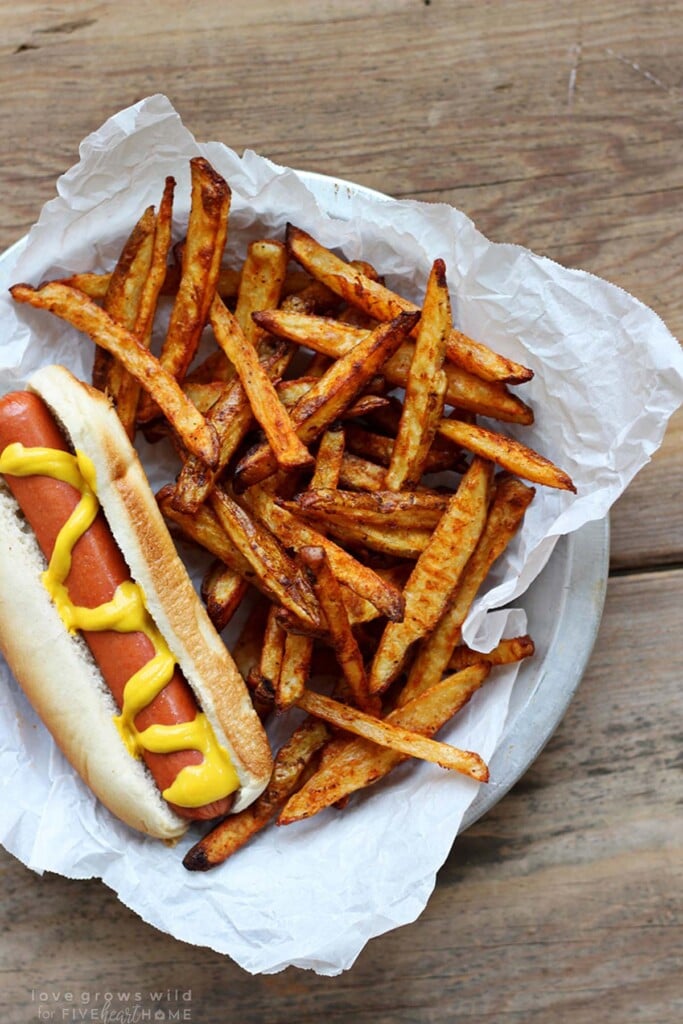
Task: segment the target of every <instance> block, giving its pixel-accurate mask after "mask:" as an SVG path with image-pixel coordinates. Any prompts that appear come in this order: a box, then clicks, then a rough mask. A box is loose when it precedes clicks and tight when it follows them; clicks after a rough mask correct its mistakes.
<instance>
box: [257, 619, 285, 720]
mask: <svg viewBox="0 0 683 1024" xmlns="http://www.w3.org/2000/svg"><path fill="white" fill-rule="evenodd" d="M286 637H287V634H286V633H285V631H284V629H283V628H282V626H281V625H280V623H279V622H278V620H277V605H274V604H271V606H270V608H269V609H268V616H267V618H266V628H265V629H264V631H263V643H262V646H261V654H260V657H259V663H258V669H254V670H253V671H252V672H251V673H250V675H249V679H248V682H249V686H250V687H251V688H252V689H253V690H254V693H255V695H256V698H257V699H258V700H262V701H264V702H266V701H270V702H271V703H272V702H273V701H274V700H275V694H276V691H277V686H278V681H279V679H280V669H281V667H282V659H283V657H284V653H285V640H286Z"/></svg>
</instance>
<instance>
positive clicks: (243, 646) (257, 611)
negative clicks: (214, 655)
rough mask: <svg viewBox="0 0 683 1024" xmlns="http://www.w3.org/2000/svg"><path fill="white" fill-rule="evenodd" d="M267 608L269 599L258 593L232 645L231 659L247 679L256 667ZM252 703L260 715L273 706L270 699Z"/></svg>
mask: <svg viewBox="0 0 683 1024" xmlns="http://www.w3.org/2000/svg"><path fill="white" fill-rule="evenodd" d="M269 609H270V601H269V600H268V599H267V598H266V597H264V595H263V594H258V595H257V597H256V600H255V601H254V602H253V604H252V606H251V608H250V609H249V613H248V615H247V617H246V618H245V620H244V622H243V624H242V628H241V629H240V631H239V633H238V635H237V637H236V639H235V642H234V644H233V646H232V657H233V660H234V662H235V664H236V665H237V668H238V670H239V673H240V675H241V676H242V678H243V679H245V680H248V679H249V676H250V675H251V671H252V669H254V668H257V667H258V664H259V659H260V657H261V648H262V646H263V633H264V631H265V628H266V621H267V619H268V612H269ZM252 700H254V694H253V692H252ZM254 704H255V706H256V708H257V710H258V712H259V714H260V715H261V717H265V715H266V714H270V711H271V709H272V706H273V705H272V701H268V702H267V703H265V704H263V703H260V702H257V701H254Z"/></svg>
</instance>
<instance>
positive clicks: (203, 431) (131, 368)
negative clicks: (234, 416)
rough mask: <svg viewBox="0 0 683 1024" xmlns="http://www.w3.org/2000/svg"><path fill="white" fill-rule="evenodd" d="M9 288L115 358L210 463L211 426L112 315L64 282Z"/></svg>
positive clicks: (213, 456)
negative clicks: (65, 321) (81, 332)
mask: <svg viewBox="0 0 683 1024" xmlns="http://www.w3.org/2000/svg"><path fill="white" fill-rule="evenodd" d="M10 290H11V292H12V296H13V297H14V298H15V299H16V301H17V302H27V303H29V305H31V306H36V307H37V308H39V309H47V310H49V311H50V312H51V313H54V314H55V315H56V316H59V317H61V318H62V319H63V320H67V321H68V322H69V323H70V324H71V325H72V326H73V327H75V328H76V329H77V330H79V331H83V333H84V334H87V335H89V337H90V338H91V339H92V340H93V341H94V342H95V344H96V345H99V346H101V347H102V348H106V349H107V350H108V351H109V352H111V353H112V354H113V355H115V356H116V357H117V358H118V359H120V360H121V362H122V364H123V365H124V366H125V368H126V369H127V370H128V372H129V373H132V375H133V376H134V377H135V378H136V379H137V380H138V381H139V382H140V384H141V385H142V387H143V388H145V389H146V390H147V391H149V393H150V394H151V395H153V397H154V400H155V401H156V402H157V404H158V405H159V407H160V408H161V409H162V410H163V412H164V414H165V416H166V417H167V418H168V420H169V422H170V424H171V426H172V427H173V429H174V430H175V431H176V433H177V434H178V436H179V437H180V439H181V441H182V443H183V444H184V445H185V447H186V448H187V449H188V451H190V452H192V453H193V454H194V455H197V456H198V458H199V459H201V460H202V461H203V462H205V463H206V464H207V465H208V466H213V465H215V464H216V462H217V459H218V438H217V437H216V432H215V430H214V429H213V428H212V427H211V425H210V424H209V423H207V422H206V420H205V419H204V417H203V416H202V415H201V413H200V412H199V411H198V410H197V409H196V408H195V406H194V405H193V404H192V402H190V400H189V399H188V398H187V396H186V395H185V394H184V393H183V391H182V389H181V387H180V385H179V384H178V382H177V381H176V380H175V379H174V378H173V377H172V376H171V375H170V374H169V373H168V372H167V371H166V370H165V369H164V368H163V366H161V364H160V362H159V360H158V359H157V358H156V357H155V356H154V355H152V353H151V352H149V351H148V349H146V348H145V347H144V345H141V344H140V342H139V341H138V339H137V338H136V336H135V335H134V334H131V333H130V331H127V330H126V329H125V328H124V327H121V325H120V324H117V323H116V322H115V321H114V320H112V319H111V317H110V316H108V314H107V313H105V311H104V310H103V309H100V307H99V306H97V305H95V303H94V302H93V301H92V299H89V298H88V297H87V296H86V295H84V294H83V292H79V291H78V290H77V289H74V288H69V287H68V285H63V284H59V283H57V282H51V283H49V284H46V285H43V286H42V288H37V289H36V288H32V287H31V286H30V285H27V284H17V285H14V287H13V288H11V289H10Z"/></svg>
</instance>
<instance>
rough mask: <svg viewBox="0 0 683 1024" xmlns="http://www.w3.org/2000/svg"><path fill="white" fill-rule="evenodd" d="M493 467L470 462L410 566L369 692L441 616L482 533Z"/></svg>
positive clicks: (385, 681) (382, 686) (392, 675)
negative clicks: (401, 608)
mask: <svg viewBox="0 0 683 1024" xmlns="http://www.w3.org/2000/svg"><path fill="white" fill-rule="evenodd" d="M492 469H493V467H492V465H491V463H490V462H485V461H484V460H483V459H475V460H474V462H473V463H472V465H471V466H470V468H469V469H468V471H467V473H466V474H465V476H464V477H463V479H462V481H461V482H460V485H459V487H458V490H457V491H456V493H455V494H454V495H453V497H452V498H451V499H450V502H449V505H448V508H447V510H446V512H444V514H443V516H442V517H441V520H440V522H439V525H438V526H437V527H436V529H435V530H434V533H433V534H432V536H431V539H430V542H429V544H428V545H427V547H426V548H425V550H424V551H423V552H422V554H421V555H420V557H419V558H418V560H417V562H416V563H415V567H414V569H413V571H412V573H411V575H410V578H409V580H408V582H407V584H406V586H405V590H404V592H403V596H404V599H405V608H406V610H405V615H404V617H403V620H402V621H401V622H390V623H388V624H387V626H386V627H385V630H384V632H383V634H382V636H381V638H380V641H379V646H378V648H377V653H376V654H375V657H374V660H373V662H372V666H371V668H370V692H371V693H381V692H383V691H384V690H386V688H387V687H388V686H389V685H390V683H392V682H393V681H394V679H396V677H397V676H398V674H399V673H400V671H401V669H402V668H403V664H404V662H405V659H406V656H407V654H408V649H409V648H410V647H411V645H412V644H413V643H414V642H415V641H416V640H419V639H421V638H422V637H424V636H426V635H427V633H429V632H430V631H431V630H432V629H434V627H435V626H436V624H437V622H438V621H439V619H440V618H441V616H442V614H443V612H444V609H445V607H446V605H447V603H448V600H449V598H450V596H451V594H452V593H453V591H454V590H455V587H456V586H457V584H458V582H459V579H460V576H461V574H462V572H463V570H464V568H465V565H466V564H467V560H468V559H469V557H470V555H471V554H472V552H473V551H474V548H475V547H476V545H477V542H478V540H479V537H480V535H481V532H482V530H483V529H484V524H485V522H486V515H487V512H488V505H489V499H490V492H491V480H492Z"/></svg>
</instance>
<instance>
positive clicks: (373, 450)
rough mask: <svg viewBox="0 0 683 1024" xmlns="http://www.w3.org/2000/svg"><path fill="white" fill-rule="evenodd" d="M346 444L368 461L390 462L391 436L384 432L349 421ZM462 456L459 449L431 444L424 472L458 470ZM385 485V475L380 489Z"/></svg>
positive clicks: (384, 463) (392, 446)
mask: <svg viewBox="0 0 683 1024" xmlns="http://www.w3.org/2000/svg"><path fill="white" fill-rule="evenodd" d="M346 445H347V448H348V449H349V451H350V452H351V454H353V455H360V457H361V458H365V459H367V460H368V461H370V462H379V463H380V464H381V465H383V466H388V465H389V463H390V462H391V454H392V452H393V449H394V442H393V439H392V438H391V437H386V436H385V435H384V434H376V433H374V432H373V431H371V430H366V429H365V427H362V426H360V425H359V424H357V423H350V424H349V425H348V426H347V428H346ZM462 465H463V462H462V456H461V453H460V449H458V448H454V447H450V448H438V447H437V446H436V445H433V446H432V447H431V448H430V450H429V451H428V452H427V456H426V458H425V461H424V470H425V472H426V473H440V472H442V471H444V470H447V469H455V470H460V469H461V468H462ZM385 486H386V475H384V476H383V477H382V490H384V489H385Z"/></svg>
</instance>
